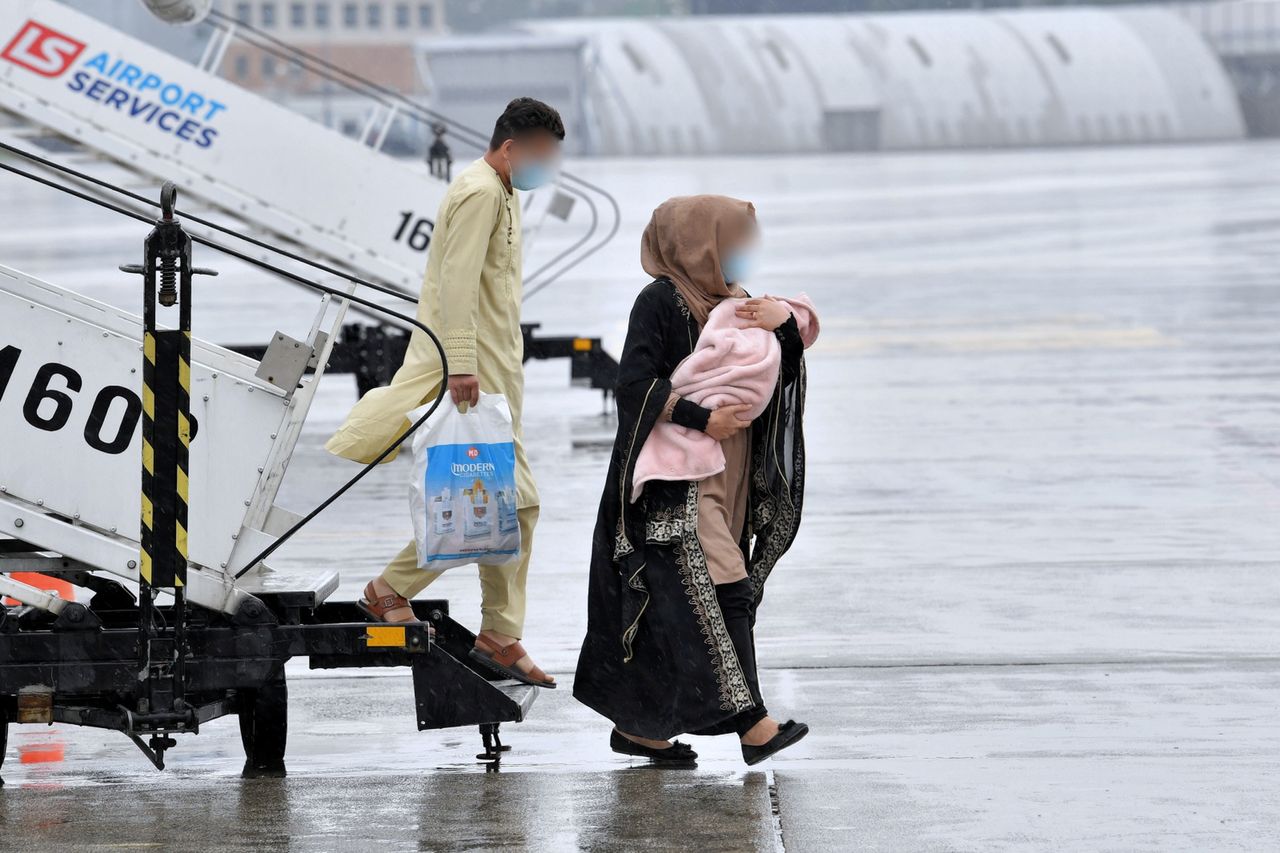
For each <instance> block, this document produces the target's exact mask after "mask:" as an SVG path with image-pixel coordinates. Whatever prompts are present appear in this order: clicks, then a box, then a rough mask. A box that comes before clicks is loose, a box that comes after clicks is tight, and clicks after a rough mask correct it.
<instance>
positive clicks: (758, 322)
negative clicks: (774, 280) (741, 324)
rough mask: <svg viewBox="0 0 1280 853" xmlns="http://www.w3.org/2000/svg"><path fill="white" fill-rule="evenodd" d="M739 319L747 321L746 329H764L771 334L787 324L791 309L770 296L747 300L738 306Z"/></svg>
mask: <svg viewBox="0 0 1280 853" xmlns="http://www.w3.org/2000/svg"><path fill="white" fill-rule="evenodd" d="M737 314H738V317H739V319H742V320H746V321H747V328H748V329H764V330H765V331H767V332H772V331H773V330H774V329H776V328H778V327H779V326H781V325H782V324H783V323H785V322H787V318H788V317H790V316H791V308H790V306H788V305H787V303H785V302H783V301H782V300H780V299H774V298H773V297H771V296H764V297H761V298H758V299H748V300H747V301H746V302H744V303H742V304H741V305H739V306H738V310H737Z"/></svg>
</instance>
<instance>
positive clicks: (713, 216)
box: [640, 195, 756, 326]
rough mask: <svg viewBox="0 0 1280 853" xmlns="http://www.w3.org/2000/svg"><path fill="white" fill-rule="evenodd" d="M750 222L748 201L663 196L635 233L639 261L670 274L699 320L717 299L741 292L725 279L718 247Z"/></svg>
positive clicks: (655, 272)
mask: <svg viewBox="0 0 1280 853" xmlns="http://www.w3.org/2000/svg"><path fill="white" fill-rule="evenodd" d="M755 227H756V209H755V205H753V204H752V203H751V202H749V201H740V200H738V199H736V198H729V197H728V196H723V195H686V196H677V197H675V198H672V199H668V200H667V201H664V202H663V203H662V204H660V205H659V206H658V209H657V210H655V211H654V212H653V218H651V219H650V220H649V225H648V226H647V227H646V228H645V229H644V236H643V237H641V238H640V266H642V267H644V271H645V272H647V273H648V274H649V275H651V276H653V277H654V278H660V277H663V276H665V277H667V278H669V279H671V280H672V281H673V282H674V283H675V286H676V287H677V288H679V290H680V294H681V295H682V296H683V297H684V301H685V302H686V303H688V305H689V311H690V312H691V313H692V314H693V317H694V319H695V320H697V321H698V325H699V326H703V325H705V324H706V322H707V315H708V314H710V313H711V309H712V308H715V307H716V305H717V304H719V302H720V300H722V299H725V298H727V297H730V296H742V295H743V293H742V289H741V288H740V287H738V286H737V285H736V284H733V285H729V284H725V281H724V273H723V272H722V271H721V269H720V253H721V252H722V251H723V250H724V249H725V248H727V247H729V246H732V245H734V244H735V243H739V242H741V241H742V240H743V238H745V237H747V236H749V235H750V234H751V233H752V232H753V231H754V230H755Z"/></svg>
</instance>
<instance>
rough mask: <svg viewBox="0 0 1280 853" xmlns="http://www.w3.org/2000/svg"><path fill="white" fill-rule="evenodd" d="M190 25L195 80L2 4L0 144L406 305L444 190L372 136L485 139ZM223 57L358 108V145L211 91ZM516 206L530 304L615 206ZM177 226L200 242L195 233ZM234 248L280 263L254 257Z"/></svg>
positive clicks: (37, 12) (608, 221)
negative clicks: (172, 188)
mask: <svg viewBox="0 0 1280 853" xmlns="http://www.w3.org/2000/svg"><path fill="white" fill-rule="evenodd" d="M200 26H201V27H202V28H204V29H205V30H206V31H207V32H208V40H207V42H206V46H205V50H204V53H203V56H202V57H201V58H200V60H199V61H198V62H197V63H196V64H194V65H193V64H190V63H187V62H184V61H183V60H181V59H179V58H177V57H174V56H172V55H170V54H168V53H165V52H164V51H161V50H158V49H157V48H155V47H152V46H151V45H149V44H146V43H144V42H142V41H139V40H138V39H135V38H133V37H131V36H129V35H128V34H126V33H122V32H120V31H118V30H116V29H114V28H112V27H110V26H108V25H106V24H104V23H102V22H100V21H98V20H96V19H94V18H92V17H90V16H87V15H84V14H81V13H79V12H77V11H75V10H73V9H71V8H69V7H66V6H63V5H62V4H60V3H58V2H56V0H12V2H7V3H5V4H3V5H0V44H2V45H6V47H5V48H4V49H3V51H2V52H0V114H7V115H5V116H4V117H5V118H6V119H7V121H3V122H0V142H5V143H7V144H10V145H13V146H14V147H17V148H22V149H31V148H32V147H39V148H40V149H43V150H44V151H46V152H49V153H50V154H51V155H53V154H56V155H57V159H58V161H59V162H61V163H65V164H67V165H72V166H75V167H76V168H78V169H80V170H82V171H85V172H87V173H89V174H91V175H93V176H94V177H96V178H100V179H102V180H105V181H107V182H109V183H112V184H115V185H118V186H122V187H124V188H126V189H134V190H135V191H140V192H145V191H146V190H147V189H148V188H150V187H153V186H154V185H155V184H156V183H157V181H158V180H172V181H174V182H175V183H176V184H177V185H178V187H179V189H180V190H181V191H182V194H183V198H184V199H186V200H187V204H186V208H187V210H188V212H189V213H190V214H194V215H195V216H196V217H199V218H205V219H216V220H217V221H219V222H222V223H225V224H227V225H232V226H235V227H236V229H237V230H242V231H245V232H247V233H252V234H254V235H256V236H258V237H259V238H261V239H263V240H265V241H268V242H271V243H272V244H274V245H277V246H279V247H281V248H285V249H288V250H291V251H293V252H294V253H296V254H300V255H303V256H305V257H308V258H312V259H315V260H321V261H324V262H325V263H327V264H330V265H332V266H335V267H338V268H341V269H343V270H345V271H348V272H350V273H352V274H354V275H358V276H360V277H362V278H364V279H366V280H370V281H374V282H378V283H381V284H385V285H388V286H391V287H393V288H396V289H397V290H401V291H403V292H405V293H408V294H414V295H416V293H417V290H418V287H419V286H420V283H421V277H422V271H423V269H424V267H425V260H426V251H427V250H428V248H429V244H430V232H431V229H432V227H433V219H434V216H435V213H436V209H437V207H438V205H439V202H440V199H441V198H442V196H443V193H444V190H445V186H446V184H445V182H444V181H443V180H442V179H441V178H439V177H436V176H435V175H433V174H432V173H431V170H430V169H429V167H428V165H427V163H426V162H424V161H418V160H406V159H402V158H398V157H395V156H392V155H390V154H388V153H386V152H384V151H383V150H382V146H383V143H384V140H385V138H386V131H387V129H388V128H389V127H390V126H391V124H392V123H393V122H395V121H410V122H415V123H420V124H422V125H423V126H424V127H426V128H430V127H435V126H441V125H442V126H443V128H444V130H445V138H446V139H448V140H449V141H450V144H451V145H452V146H453V147H454V149H455V152H456V154H457V155H463V156H466V155H473V154H474V155H477V156H478V152H479V151H480V150H481V149H482V148H483V145H484V142H485V140H486V137H485V135H484V134H481V133H479V132H477V131H475V130H472V129H469V128H465V127H460V126H457V125H455V124H453V123H451V122H449V121H448V119H446V118H445V117H443V116H440V115H438V114H436V113H434V112H432V111H430V110H428V109H427V108H425V107H423V106H422V105H420V104H417V103H416V102H414V101H412V100H411V99H409V98H406V97H404V96H402V95H400V94H398V93H396V92H393V91H390V90H388V89H385V88H383V87H380V86H378V85H377V84H375V83H372V82H370V81H368V80H364V79H363V78H360V77H359V76H357V75H354V74H352V73H350V72H347V71H345V70H343V69H341V68H339V67H337V66H334V65H333V64H331V63H328V62H326V61H324V60H323V59H321V58H320V57H317V56H314V55H312V54H309V53H307V52H305V51H302V50H299V49H297V48H294V47H292V46H290V45H287V44H285V43H283V42H280V41H279V40H277V39H275V38H274V37H272V36H270V35H269V34H267V33H264V32H262V31H260V30H256V29H254V28H252V27H249V26H246V25H244V24H242V23H240V22H238V21H236V20H235V19H234V18H231V17H228V16H226V15H223V14H221V13H217V12H215V13H213V14H212V15H211V17H210V18H209V19H208V21H206V22H205V23H204V24H201V25H200ZM236 42H241V43H244V44H248V45H251V46H252V47H253V48H254V49H256V50H261V51H265V52H269V53H271V54H272V55H274V56H276V57H277V58H279V59H282V60H284V61H285V62H288V63H292V64H294V65H296V66H298V67H300V68H302V69H304V70H305V71H306V72H307V73H308V74H311V75H318V76H320V77H321V78H323V79H325V80H327V81H329V82H330V83H331V84H332V85H333V86H336V87H341V88H342V89H343V90H344V91H346V92H349V93H351V94H352V95H353V96H356V97H359V98H361V99H363V100H365V101H366V102H367V103H368V107H369V110H368V120H367V122H366V125H365V128H364V132H363V133H362V134H361V138H359V139H352V138H349V137H346V136H344V135H343V134H341V133H339V132H338V131H336V130H333V129H330V128H327V127H325V126H323V125H321V124H319V123H317V122H315V121H312V120H311V119H309V118H306V117H305V116H303V115H301V114H299V113H296V112H294V111H293V110H291V109H289V108H288V107H286V106H283V105H281V104H279V103H276V102H275V101H273V100H270V99H268V98H266V97H263V96H262V95H259V94H255V93H253V92H249V91H247V90H245V89H243V88H241V87H239V86H237V85H236V84H234V83H233V82H231V81H229V80H227V79H225V78H224V77H221V76H219V67H220V65H221V64H222V61H223V58H224V57H225V55H226V53H227V50H228V47H229V46H230V45H231V44H233V43H236ZM87 189H88V191H90V192H97V190H96V189H94V188H92V187H89V188H87ZM117 200H118V197H117ZM522 201H523V203H524V206H525V210H524V221H525V223H526V237H525V240H526V257H527V258H529V268H530V270H531V272H530V273H529V274H528V275H527V276H526V280H525V286H526V294H528V295H532V294H533V293H536V292H537V290H539V289H540V288H541V287H544V286H546V285H547V284H549V283H550V282H551V281H553V280H555V278H556V277H558V276H559V275H561V274H563V273H564V272H565V271H567V270H568V269H570V268H571V267H573V266H574V265H576V264H577V263H580V262H581V261H582V260H583V259H584V258H585V257H587V256H588V255H589V254H591V253H592V252H594V251H596V250H597V249H598V248H600V247H601V246H602V245H603V244H604V243H606V242H607V241H608V240H609V239H610V238H611V237H612V236H613V234H614V233H615V232H616V230H617V227H618V221H619V217H618V212H617V205H616V203H615V202H614V200H613V199H612V198H611V197H610V196H609V195H608V194H607V193H605V192H604V191H603V190H601V189H599V188H598V187H595V186H594V185H592V184H590V183H588V182H586V181H583V180H581V179H579V178H576V177H575V176H573V175H562V176H561V179H560V181H559V183H558V184H557V185H556V186H554V187H552V188H550V189H548V190H543V191H538V192H535V193H527V194H523V196H522ZM138 209H139V210H142V208H141V207H139V208H138ZM561 219H562V220H563V221H557V220H561ZM189 221H190V220H189ZM551 225H554V227H549V226H551ZM189 227H190V230H191V232H192V234H194V235H199V236H205V237H212V236H214V235H213V234H211V233H209V232H208V230H207V229H205V228H204V227H203V226H201V225H200V224H199V223H195V222H194V221H192V224H191V225H190V226H189ZM542 231H548V232H550V231H554V234H550V233H548V234H546V235H542V234H540V232H542ZM242 248H243V249H244V250H245V251H246V253H248V254H250V255H251V256H252V257H255V258H257V259H260V260H266V259H267V258H268V257H272V258H273V259H274V260H276V261H278V260H279V255H273V253H270V252H267V251H266V250H264V249H262V248H260V247H255V246H251V245H248V246H243V247H242Z"/></svg>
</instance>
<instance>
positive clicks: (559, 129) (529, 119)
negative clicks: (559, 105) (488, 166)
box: [489, 98, 564, 151]
mask: <svg viewBox="0 0 1280 853" xmlns="http://www.w3.org/2000/svg"><path fill="white" fill-rule="evenodd" d="M533 130H545V131H546V132H547V133H550V134H551V135H553V136H554V137H555V138H556V139H559V140H563V139H564V122H562V121H561V120H560V113H558V112H556V110H555V108H554V107H549V106H547V105H546V104H544V103H542V101H539V100H537V99H535V98H516V99H515V100H514V101H512V102H511V103H509V104H507V108H506V109H505V110H503V111H502V115H500V116H498V121H497V122H496V123H495V124H494V126H493V137H492V138H491V139H490V140H489V150H490V151H492V150H494V149H495V148H497V147H498V146H499V145H501V144H502V143H504V142H506V141H507V140H508V139H516V138H517V137H520V136H524V135H525V134H526V133H529V132H530V131H533Z"/></svg>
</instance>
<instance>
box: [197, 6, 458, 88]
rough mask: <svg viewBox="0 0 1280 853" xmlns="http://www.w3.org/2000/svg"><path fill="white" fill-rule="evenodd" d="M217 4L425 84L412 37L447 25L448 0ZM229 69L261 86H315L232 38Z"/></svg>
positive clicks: (360, 69)
mask: <svg viewBox="0 0 1280 853" xmlns="http://www.w3.org/2000/svg"><path fill="white" fill-rule="evenodd" d="M217 7H218V9H219V10H220V11H221V12H223V13H224V14H226V15H229V16H231V17H234V18H235V19H236V20H239V21H242V22H244V23H246V24H248V25H250V26H252V27H256V28H257V29H260V30H263V31H264V32H267V33H269V34H270V35H272V36H274V37H275V38H278V39H280V40H281V41H284V42H287V43H288V44H290V45H293V46H294V47H299V48H302V49H303V50H306V51H309V52H311V53H315V54H317V55H319V56H320V57H321V58H323V59H324V60H325V61H326V62H331V63H333V64H335V65H338V66H340V67H342V68H344V69H346V70H347V71H350V72H353V73H355V74H358V75H360V76H361V77H364V78H366V79H369V80H372V81H373V82H375V83H378V84H380V85H382V86H386V87H388V88H391V89H395V90H396V91H398V92H402V93H410V92H420V91H421V89H422V86H421V83H420V81H419V79H418V73H417V70H416V68H415V65H414V58H413V49H412V46H413V43H414V42H415V41H417V40H419V39H422V38H431V37H436V36H440V35H442V34H443V33H444V32H445V22H444V0H416V2H398V0H361V1H360V2H352V0H306V2H299V1H298V0H294V2H281V0H218V4H217ZM223 62H224V65H223V73H224V74H226V76H227V77H228V78H229V79H231V80H234V81H235V82H236V83H239V84H240V85H242V86H244V87H246V88H248V89H256V90H268V91H275V92H278V91H285V92H290V93H294V94H302V93H309V92H310V91H311V90H310V88H309V87H310V86H314V85H315V84H316V81H314V80H306V79H304V78H303V76H302V75H300V73H299V71H298V70H296V69H291V68H290V66H289V64H288V63H286V62H284V61H282V60H281V59H280V58H279V57H276V56H273V55H271V54H270V53H266V52H261V51H255V50H253V49H251V48H248V47H247V46H245V45H233V46H232V47H231V48H230V49H229V50H228V51H227V55H226V57H225V58H224V60H223Z"/></svg>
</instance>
